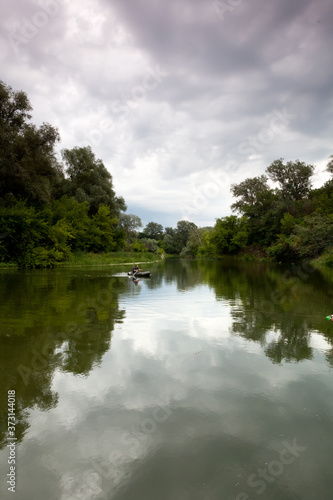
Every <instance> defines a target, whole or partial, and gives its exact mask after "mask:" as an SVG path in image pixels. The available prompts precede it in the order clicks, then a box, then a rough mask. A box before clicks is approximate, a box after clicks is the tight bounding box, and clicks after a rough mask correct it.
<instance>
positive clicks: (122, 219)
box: [118, 214, 142, 245]
mask: <svg viewBox="0 0 333 500" xmlns="http://www.w3.org/2000/svg"><path fill="white" fill-rule="evenodd" d="M118 225H119V228H120V229H122V230H124V231H125V234H126V242H127V245H130V244H132V243H133V242H134V241H135V239H136V238H137V236H138V232H137V229H138V228H139V227H142V222H141V219H140V217H138V216H137V215H133V214H120V215H119V222H118Z"/></svg>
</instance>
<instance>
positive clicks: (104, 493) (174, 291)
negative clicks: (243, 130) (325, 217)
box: [0, 260, 333, 500]
mask: <svg viewBox="0 0 333 500" xmlns="http://www.w3.org/2000/svg"><path fill="white" fill-rule="evenodd" d="M149 269H150V270H151V271H152V277H151V278H150V279H141V280H139V282H138V283H137V284H135V283H134V282H133V281H132V279H130V278H128V277H127V276H122V275H119V274H118V273H121V272H124V271H125V270H126V269H124V267H121V266H119V267H111V266H110V267H103V268H99V269H91V268H86V269H62V270H55V271H29V272H13V271H11V272H4V271H3V272H2V273H1V274H0V282H1V288H0V294H1V313H0V334H1V336H0V356H1V382H0V386H1V391H0V398H1V400H0V401H1V411H2V415H3V418H2V421H1V422H2V425H1V431H2V432H1V451H0V466H1V477H0V496H1V498H7V497H8V498H12V496H10V495H13V493H12V492H8V490H7V487H8V484H7V483H6V481H7V477H6V474H7V473H9V464H8V457H9V450H10V448H9V447H8V446H7V445H8V443H10V442H13V441H10V440H9V434H8V428H7V427H8V425H7V398H8V390H15V396H16V419H17V420H16V431H15V437H16V438H17V441H15V443H16V447H15V453H16V455H15V462H16V463H15V466H16V472H17V475H16V493H15V498H16V499H17V500H21V499H22V500H30V499H31V500H45V499H46V498H47V499H50V500H53V499H54V500H58V499H60V500H72V499H83V500H90V499H97V500H98V499H114V500H136V499H145V500H156V499H159V500H197V499H198V500H199V499H200V500H206V499H207V500H215V499H221V500H224V499H226V500H229V499H230V500H249V499H256V498H267V499H272V500H284V499H286V500H289V499H302V500H303V499H304V500H307V499H309V500H313V499H314V498H316V499H320V500H326V499H327V500H328V499H331V498H332V492H331V490H332V488H331V485H332V481H331V463H332V459H333V451H332V446H331V430H332V420H333V398H332V396H333V390H332V365H333V348H332V344H333V323H332V322H329V321H327V320H326V319H325V317H326V316H327V315H328V314H332V313H333V301H332V294H333V289H332V273H331V271H327V270H326V271H325V273H320V272H318V271H315V270H313V269H311V268H309V267H306V266H296V265H294V266H292V267H288V268H284V267H281V266H271V265H265V264H257V263H254V264H253V263H243V264H236V263H234V262H232V261H231V262H200V261H194V262H193V261H178V260H175V261H166V262H164V263H158V264H157V263H156V264H151V265H149ZM115 275H116V276H115Z"/></svg>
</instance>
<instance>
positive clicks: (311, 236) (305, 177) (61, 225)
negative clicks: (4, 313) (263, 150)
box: [0, 81, 333, 267]
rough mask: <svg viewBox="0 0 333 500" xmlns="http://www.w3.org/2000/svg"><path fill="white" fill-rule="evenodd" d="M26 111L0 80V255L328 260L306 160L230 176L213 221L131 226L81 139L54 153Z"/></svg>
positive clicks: (324, 193)
mask: <svg viewBox="0 0 333 500" xmlns="http://www.w3.org/2000/svg"><path fill="white" fill-rule="evenodd" d="M31 111H32V107H31V104H30V102H29V99H28V97H27V96H26V94H25V93H24V92H22V91H18V92H17V91H13V90H12V89H11V88H10V87H9V86H8V85H6V84H5V83H3V82H1V81H0V227H1V232H0V262H1V261H2V262H9V261H12V262H17V263H18V264H19V265H20V266H29V267H48V266H52V265H54V264H55V263H57V262H61V261H63V260H66V259H68V258H70V256H71V254H72V253H73V252H106V251H115V250H120V249H127V250H132V251H138V252H142V251H149V252H153V253H159V252H166V253H168V254H172V255H179V256H181V257H198V256H199V257H212V258H216V257H219V256H221V255H237V254H239V253H240V252H245V251H248V252H250V251H251V249H254V248H258V249H259V250H260V251H262V252H263V253H266V254H267V255H268V256H270V257H272V258H275V259H278V260H279V261H284V260H291V259H292V260H295V259H298V258H312V257H314V256H317V255H319V254H320V253H324V254H325V255H326V254H327V256H328V257H327V259H326V261H327V262H329V263H331V264H332V265H333V179H330V180H329V181H328V182H326V183H325V184H324V185H323V186H322V187H320V188H318V189H315V190H313V189H312V176H313V173H314V167H313V166H312V165H308V164H306V163H304V162H302V161H300V160H295V161H287V162H284V159H283V158H279V159H277V160H275V161H273V162H272V163H271V165H269V166H268V167H267V168H266V170H265V174H262V175H260V176H257V177H254V178H248V179H245V180H243V181H242V182H240V183H239V184H234V185H233V186H232V187H231V192H232V194H233V196H234V197H235V201H234V203H233V204H232V205H231V208H232V210H233V211H237V212H238V213H239V214H240V215H239V216H236V215H231V216H228V217H222V218H217V219H216V223H215V225H214V227H205V228H200V227H197V226H196V224H194V223H193V222H190V221H187V220H180V221H178V222H177V225H176V227H175V228H172V227H166V228H165V229H163V226H162V225H161V224H159V223H157V222H152V221H151V222H148V224H147V225H146V226H145V227H144V229H143V230H142V231H141V232H139V228H141V227H142V222H141V219H140V218H139V217H138V216H136V215H134V214H125V213H124V211H125V210H126V204H125V200H124V198H123V197H121V196H120V197H118V196H116V193H115V190H114V187H113V180H112V175H111V174H110V172H109V171H108V170H107V168H106V167H105V165H104V163H103V162H102V160H100V159H98V158H96V156H95V154H94V152H93V151H92V149H91V147H90V146H87V147H74V148H72V149H63V150H62V153H61V154H62V162H63V163H61V162H60V161H58V160H57V155H56V152H55V146H56V144H57V143H58V142H59V140H60V137H59V133H58V131H57V129H56V128H54V127H52V126H51V125H50V124H48V123H43V124H42V125H41V126H40V127H36V126H35V125H33V124H31V123H30V119H31V114H30V113H31ZM327 171H328V172H330V173H331V174H332V173H333V155H331V156H330V157H329V160H328V163H327ZM272 183H273V186H274V187H272Z"/></svg>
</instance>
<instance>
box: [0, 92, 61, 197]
mask: <svg viewBox="0 0 333 500" xmlns="http://www.w3.org/2000/svg"><path fill="white" fill-rule="evenodd" d="M31 109H32V108H31V104H30V102H29V100H28V98H27V96H26V94H25V93H24V92H21V91H19V92H16V91H13V90H12V89H11V88H10V87H9V86H7V85H5V84H4V83H3V82H0V149H1V156H0V196H2V197H6V198H8V197H10V196H15V197H18V198H23V199H26V200H27V201H29V202H32V203H42V204H43V203H49V202H50V201H51V198H52V194H53V190H54V188H55V186H56V185H57V184H58V183H59V181H60V179H61V177H62V170H61V167H60V165H59V164H58V163H57V161H56V156H55V150H54V148H55V144H56V142H58V141H59V139H60V138H59V133H58V131H57V129H55V128H54V127H52V126H51V125H49V124H47V123H43V125H42V126H41V127H39V128H37V127H36V126H35V125H32V124H30V123H28V120H29V119H30V118H31V115H30V111H31Z"/></svg>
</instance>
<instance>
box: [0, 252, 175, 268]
mask: <svg viewBox="0 0 333 500" xmlns="http://www.w3.org/2000/svg"><path fill="white" fill-rule="evenodd" d="M162 255H163V257H162ZM162 255H161V254H155V253H152V252H107V253H77V254H73V255H72V256H71V258H70V259H69V260H67V261H65V262H59V263H58V264H57V265H56V266H55V267H57V268H63V267H86V266H87V267H88V266H116V265H128V266H133V265H134V264H149V263H151V262H160V261H161V260H163V258H164V256H165V254H162ZM0 269H18V266H17V264H13V263H0Z"/></svg>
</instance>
